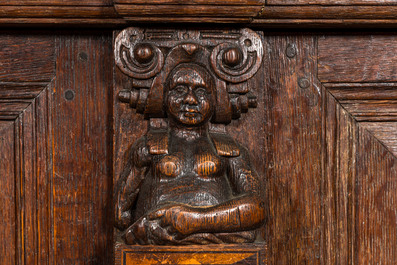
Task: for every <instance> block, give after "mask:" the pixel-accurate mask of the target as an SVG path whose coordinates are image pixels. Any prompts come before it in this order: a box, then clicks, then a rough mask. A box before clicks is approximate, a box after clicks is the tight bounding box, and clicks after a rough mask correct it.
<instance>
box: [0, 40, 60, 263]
mask: <svg viewBox="0 0 397 265" xmlns="http://www.w3.org/2000/svg"><path fill="white" fill-rule="evenodd" d="M0 39H1V40H0V42H1V43H2V45H3V46H2V48H1V49H0V54H1V56H0V57H1V60H0V65H1V68H0V69H1V70H0V72H1V74H0V124H1V129H0V131H1V132H0V139H1V140H0V145H1V150H2V152H1V153H2V154H1V155H0V156H1V158H0V160H1V161H2V162H1V165H2V166H1V167H0V168H1V169H0V171H1V175H2V176H3V177H2V181H1V184H0V188H1V189H2V190H3V191H4V192H3V193H2V195H1V204H2V212H1V216H2V218H1V219H2V220H1V224H0V226H1V230H2V232H1V233H2V234H1V241H0V251H1V253H0V257H1V258H0V263H1V264H33V265H38V264H44V265H47V264H50V262H51V257H52V251H51V249H52V247H51V246H52V243H51V242H52V236H51V231H52V222H51V195H52V193H51V182H52V181H51V170H50V165H51V155H50V154H51V152H50V150H49V148H50V146H51V135H50V133H49V132H50V129H49V128H50V125H49V111H50V110H49V108H48V104H49V101H48V95H49V89H48V88H49V86H50V83H49V81H50V80H52V79H53V77H54V75H55V71H54V65H55V57H54V48H55V45H54V38H53V37H51V36H47V37H45V36H43V35H10V34H8V35H5V34H3V35H2V36H1V38H0ZM37 81H39V82H37ZM43 81H46V82H43ZM3 217H4V218H3Z"/></svg>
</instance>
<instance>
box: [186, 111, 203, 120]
mask: <svg viewBox="0 0 397 265" xmlns="http://www.w3.org/2000/svg"><path fill="white" fill-rule="evenodd" d="M182 113H183V116H185V117H189V118H191V117H197V116H198V115H200V113H199V112H198V111H182Z"/></svg>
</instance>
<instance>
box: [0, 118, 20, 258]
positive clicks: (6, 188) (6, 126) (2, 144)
mask: <svg viewBox="0 0 397 265" xmlns="http://www.w3.org/2000/svg"><path fill="white" fill-rule="evenodd" d="M16 140H17V139H15V123H14V121H5V120H0V149H1V150H2V152H0V160H1V161H2V162H1V163H2V166H1V167H0V174H1V176H7V177H2V178H0V189H1V190H2V191H3V192H1V193H0V203H1V205H2V207H1V208H0V215H1V218H0V227H1V229H0V237H1V241H0V263H1V264H4V265H13V264H15V263H16V260H15V258H16V257H17V255H16V251H17V242H16V233H17V231H16V228H17V226H16V211H15V210H16V198H15V189H16V187H15V179H14V178H15V176H16V172H15V162H16V161H15V146H16V142H15V141H16Z"/></svg>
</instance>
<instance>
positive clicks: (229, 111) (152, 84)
mask: <svg viewBox="0 0 397 265" xmlns="http://www.w3.org/2000/svg"><path fill="white" fill-rule="evenodd" d="M262 57H263V46H262V40H261V37H260V36H259V35H258V34H257V33H255V32H253V31H252V30H250V29H241V30H229V31H221V30H201V31H198V30H154V29H146V30H144V29H141V28H127V29H125V30H123V31H122V32H120V33H119V35H118V36H117V37H116V41H115V60H116V64H117V66H118V67H119V68H120V70H121V71H122V72H123V73H125V74H126V75H128V76H129V77H131V78H132V80H133V81H132V87H131V89H127V90H122V91H120V93H119V99H120V100H121V101H122V102H125V103H128V104H129V105H130V106H131V107H132V108H135V109H136V110H137V112H138V113H142V114H145V118H147V119H150V118H163V117H165V114H164V111H163V94H164V87H163V86H164V83H165V80H166V78H167V75H168V74H169V73H170V71H172V69H174V68H175V67H176V66H177V65H179V64H184V63H194V64H198V65H201V66H202V67H204V68H206V69H207V70H208V71H209V72H210V73H211V74H213V76H214V79H215V82H216V87H217V93H216V111H215V115H214V117H213V118H212V120H211V121H212V122H213V123H222V124H228V123H230V121H231V120H232V119H237V118H239V117H240V116H241V113H245V112H247V111H248V109H249V108H254V107H256V105H257V101H256V96H255V95H254V91H252V89H251V88H250V87H249V86H248V85H247V80H248V79H250V78H251V77H252V76H253V75H254V74H255V73H256V72H257V70H258V68H259V67H260V65H261V63H262Z"/></svg>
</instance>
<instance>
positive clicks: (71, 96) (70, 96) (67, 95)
mask: <svg viewBox="0 0 397 265" xmlns="http://www.w3.org/2000/svg"><path fill="white" fill-rule="evenodd" d="M65 99H66V100H69V101H70V100H73V99H74V91H73V90H70V89H69V90H66V91H65Z"/></svg>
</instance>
